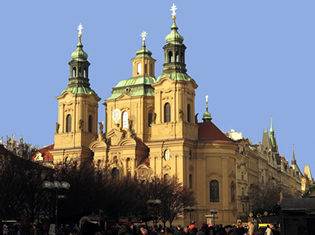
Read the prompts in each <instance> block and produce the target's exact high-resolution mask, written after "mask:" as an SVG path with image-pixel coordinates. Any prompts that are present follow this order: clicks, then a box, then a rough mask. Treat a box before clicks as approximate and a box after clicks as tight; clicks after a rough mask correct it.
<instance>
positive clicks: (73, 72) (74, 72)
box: [72, 67, 76, 78]
mask: <svg viewBox="0 0 315 235" xmlns="http://www.w3.org/2000/svg"><path fill="white" fill-rule="evenodd" d="M75 75H76V69H75V67H74V68H73V69H72V77H73V78H75Z"/></svg>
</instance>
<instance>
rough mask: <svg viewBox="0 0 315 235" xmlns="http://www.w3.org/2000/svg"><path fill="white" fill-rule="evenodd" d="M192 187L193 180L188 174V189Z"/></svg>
mask: <svg viewBox="0 0 315 235" xmlns="http://www.w3.org/2000/svg"><path fill="white" fill-rule="evenodd" d="M192 187H193V178H192V174H189V188H191V189H192Z"/></svg>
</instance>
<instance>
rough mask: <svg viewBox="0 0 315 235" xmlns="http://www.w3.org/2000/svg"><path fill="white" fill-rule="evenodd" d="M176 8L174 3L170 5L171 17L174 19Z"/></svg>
mask: <svg viewBox="0 0 315 235" xmlns="http://www.w3.org/2000/svg"><path fill="white" fill-rule="evenodd" d="M176 10H177V8H176V6H175V4H174V3H173V6H172V7H171V11H172V19H173V20H175V19H176V12H175V11H176Z"/></svg>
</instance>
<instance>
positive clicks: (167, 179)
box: [164, 174, 170, 182]
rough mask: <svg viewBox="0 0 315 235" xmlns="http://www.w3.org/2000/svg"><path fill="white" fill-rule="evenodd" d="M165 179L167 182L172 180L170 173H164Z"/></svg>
mask: <svg viewBox="0 0 315 235" xmlns="http://www.w3.org/2000/svg"><path fill="white" fill-rule="evenodd" d="M164 180H165V182H168V181H169V180H170V175H169V174H165V175H164Z"/></svg>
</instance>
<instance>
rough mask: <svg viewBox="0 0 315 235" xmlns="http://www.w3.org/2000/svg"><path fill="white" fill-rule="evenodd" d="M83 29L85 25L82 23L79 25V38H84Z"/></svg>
mask: <svg viewBox="0 0 315 235" xmlns="http://www.w3.org/2000/svg"><path fill="white" fill-rule="evenodd" d="M82 29H83V25H82V24H81V23H80V24H79V26H78V30H79V38H82Z"/></svg>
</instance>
